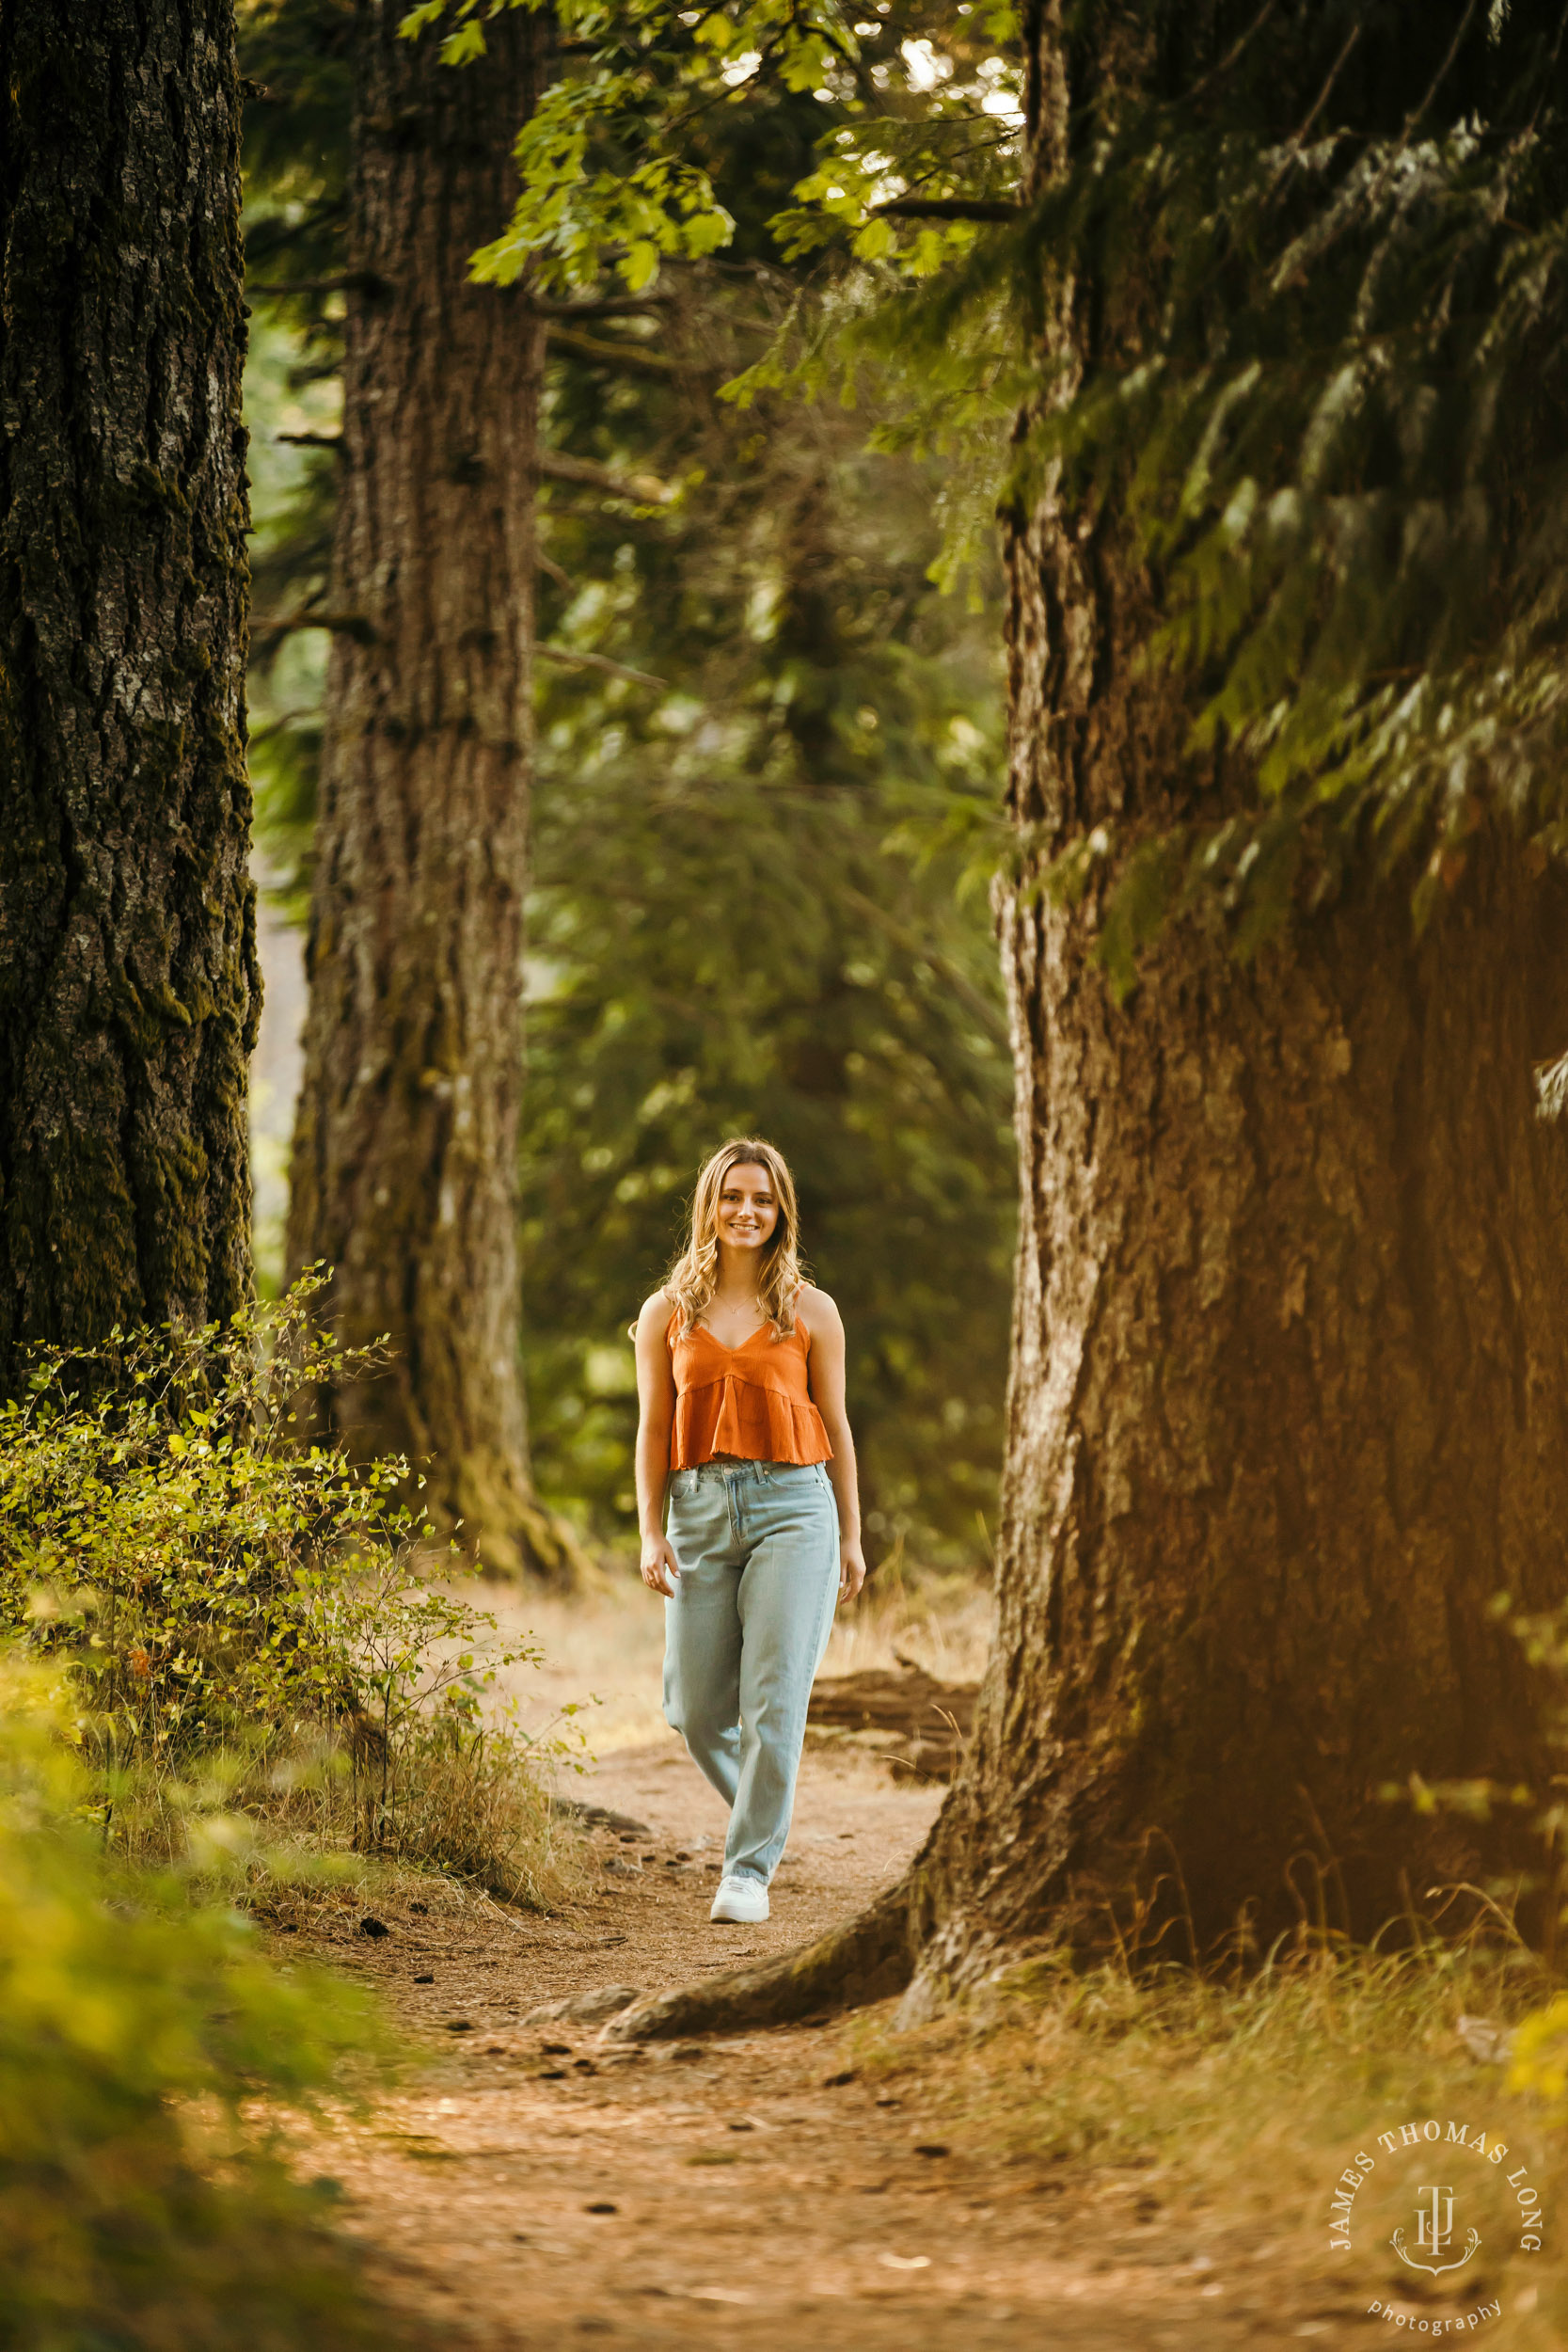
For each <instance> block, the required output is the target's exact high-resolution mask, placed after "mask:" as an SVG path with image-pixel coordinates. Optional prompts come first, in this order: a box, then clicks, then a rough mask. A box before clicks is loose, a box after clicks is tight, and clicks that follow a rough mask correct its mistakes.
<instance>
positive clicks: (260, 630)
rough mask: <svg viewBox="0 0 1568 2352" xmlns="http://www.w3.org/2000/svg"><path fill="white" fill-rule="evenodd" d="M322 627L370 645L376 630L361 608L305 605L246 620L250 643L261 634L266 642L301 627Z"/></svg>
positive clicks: (296, 631)
mask: <svg viewBox="0 0 1568 2352" xmlns="http://www.w3.org/2000/svg"><path fill="white" fill-rule="evenodd" d="M307 628H325V629H327V630H329V631H330V632H331V633H332V634H333V635H334V636H336V637H352V638H354V639H356V642H357V643H358V644H361V645H373V644H376V642H377V637H378V632H377V629H376V627H375V624H374V622H373V621H372V620H371V619H370V618H369V616H368V615H367V614H365V613H363V612H319V611H317V610H316V609H315V608H314V607H313V606H310V605H307V606H305V607H304V609H303V610H302V611H300V612H277V613H274V614H272V615H270V616H269V617H268V618H265V619H261V620H252V622H251V624H250V637H251V643H252V644H255V643H256V641H257V640H258V639H259V638H261V639H264V640H265V641H266V642H267V643H268V644H273V643H275V642H276V641H277V639H278V638H279V637H296V636H297V635H298V634H299V632H300V631H301V629H307Z"/></svg>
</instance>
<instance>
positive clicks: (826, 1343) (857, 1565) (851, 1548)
mask: <svg viewBox="0 0 1568 2352" xmlns="http://www.w3.org/2000/svg"><path fill="white" fill-rule="evenodd" d="M796 1312H797V1313H798V1314H799V1316H800V1320H801V1322H802V1323H803V1324H804V1325H805V1327H806V1330H807V1332H808V1334H809V1335H810V1339H811V1351H810V1354H809V1355H808V1357H807V1359H806V1380H807V1386H808V1387H809V1388H810V1390H811V1399H812V1403H813V1404H814V1405H815V1406H816V1409H817V1411H818V1412H819V1413H820V1414H821V1416H822V1426H823V1427H824V1429H826V1431H827V1433H828V1443H829V1444H830V1445H831V1446H832V1450H833V1458H832V1461H831V1462H830V1463H829V1464H828V1476H829V1478H830V1479H831V1480H832V1488H833V1498H834V1500H835V1502H837V1504H838V1597H839V1598H840V1600H853V1599H854V1597H855V1595H856V1594H857V1593H858V1592H859V1591H860V1589H861V1586H862V1585H863V1583H864V1582H865V1554H864V1553H863V1551H862V1549H861V1496H860V1482H859V1479H858V1477H857V1475H856V1471H855V1440H854V1437H853V1435H852V1434H851V1431H850V1428H849V1416H848V1413H847V1410H846V1407H845V1402H844V1353H845V1351H844V1325H843V1322H842V1321H841V1319H840V1316H839V1311H838V1309H837V1308H836V1307H835V1306H834V1305H833V1302H832V1299H831V1298H830V1297H829V1296H828V1294H827V1292H826V1291H819V1290H816V1289H807V1290H805V1291H802V1293H801V1294H800V1305H799V1307H798V1308H797V1309H796Z"/></svg>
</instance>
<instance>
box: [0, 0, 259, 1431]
mask: <svg viewBox="0 0 1568 2352" xmlns="http://www.w3.org/2000/svg"><path fill="white" fill-rule="evenodd" d="M239 103H240V102H239V86H238V78H237V72H236V68H235V62H234V42H233V8H232V5H231V0H196V5H194V6H192V5H186V6H182V7H175V6H174V5H172V0H143V4H142V5H139V6H137V7H135V8H133V7H132V6H130V5H129V0H103V5H102V6H100V7H96V8H89V9H66V8H60V7H59V6H58V5H57V0H0V108H3V118H0V124H3V127H0V241H3V253H0V271H3V284H0V1386H10V1385H13V1384H14V1383H15V1381H16V1380H17V1379H18V1377H19V1376H20V1375H21V1372H22V1369H23V1367H22V1363H21V1359H19V1356H18V1353H17V1350H18V1348H19V1347H20V1346H22V1345H24V1344H25V1343H27V1342H29V1341H37V1340H46V1341H58V1342H66V1343H80V1344H91V1343H94V1342H97V1341H100V1340H102V1339H103V1338H104V1337H105V1336H106V1334H107V1333H108V1332H109V1330H110V1329H111V1328H112V1327H113V1326H114V1325H115V1324H116V1323H120V1324H135V1323H140V1322H146V1321H153V1322H161V1321H164V1320H166V1319H168V1318H182V1319H188V1320H191V1321H195V1322H203V1321H206V1320H207V1319H209V1318H217V1317H222V1316H224V1315H227V1314H229V1313H230V1311H232V1310H233V1309H234V1308H235V1307H237V1306H238V1305H240V1304H241V1303H242V1302H243V1301H244V1300H245V1298H246V1297H247V1296H248V1295H249V1290H250V1180H249V1162H248V1154H247V1141H246V1128H245V1061H246V1057H247V1055H248V1053H249V1050H250V1047H251V1045H252V1043H253V1042H254V1038H255V1030H256V1024H257V1019H258V1015H259V1011H260V1004H261V990H260V975H259V972H258V968H257V961H256V952H255V919H254V918H255V909H254V897H253V893H252V889H251V885H250V882H249V879H248V873H247V866H246V857H247V849H248V839H249V823H250V801H249V792H248V788H247V786H246V781H245V710H244V700H243V678H244V655H245V602H246V581H247V574H246V564H245V526H246V521H247V514H246V505H245V435H244V432H243V430H242V428H241V423H240V369H241V362H242V360H243V358H244V353H245V324H244V320H245V313H244V310H243V308H242V293H241V283H242V280H241V254H240V237H239Z"/></svg>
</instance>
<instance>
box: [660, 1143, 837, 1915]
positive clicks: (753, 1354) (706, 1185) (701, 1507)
mask: <svg viewBox="0 0 1568 2352" xmlns="http://www.w3.org/2000/svg"><path fill="white" fill-rule="evenodd" d="M799 1243H800V1227H799V1218H798V1215H797V1211H796V1206H795V1185H794V1182H793V1180H792V1178H791V1176H790V1173H789V1170H788V1168H786V1167H785V1165H784V1160H783V1159H782V1158H781V1156H780V1154H779V1153H778V1152H775V1151H774V1149H773V1147H772V1145H771V1144H769V1143H759V1142H758V1141H756V1140H755V1138H754V1137H752V1136H736V1137H733V1138H732V1139H731V1140H730V1141H729V1142H728V1143H725V1144H721V1146H720V1148H719V1150H718V1151H717V1152H715V1153H714V1154H713V1157H712V1158H711V1159H710V1160H709V1161H708V1163H707V1165H706V1166H705V1168H704V1169H703V1172H702V1174H701V1175H700V1176H699V1177H698V1179H697V1189H696V1192H695V1194H694V1196H693V1198H692V1203H691V1236H690V1239H689V1242H688V1243H687V1246H686V1248H685V1249H684V1250H683V1252H682V1253H681V1255H680V1257H679V1258H677V1259H676V1261H675V1263H674V1265H673V1267H672V1269H671V1272H670V1275H669V1278H668V1279H667V1280H666V1282H665V1285H664V1288H663V1289H662V1290H658V1291H656V1292H655V1293H654V1295H653V1296H652V1297H651V1298H650V1299H649V1300H648V1301H647V1302H646V1304H645V1305H644V1307H643V1309H642V1311H641V1315H640V1316H639V1317H638V1320H637V1325H636V1333H635V1336H636V1340H637V1391H638V1399H639V1404H640V1406H641V1415H640V1419H639V1423H638V1431H637V1502H638V1511H639V1515H640V1518H641V1527H642V1581H643V1583H644V1584H646V1585H647V1586H648V1587H649V1588H650V1590H651V1591H653V1592H656V1593H662V1594H663V1595H664V1596H665V1607H664V1620H665V1645H664V1712H665V1715H666V1717H667V1719H668V1720H669V1722H670V1723H671V1724H673V1727H674V1728H675V1730H676V1731H678V1732H680V1733H681V1735H682V1736H683V1738H684V1739H685V1740H686V1744H687V1746H688V1748H689V1750H690V1752H691V1755H692V1757H693V1758H694V1760H695V1761H696V1763H697V1764H698V1765H699V1767H700V1768H701V1770H702V1771H703V1772H705V1775H706V1776H707V1778H708V1779H709V1780H710V1781H711V1782H712V1784H713V1786H714V1788H717V1789H718V1791H719V1794H720V1795H721V1797H722V1798H723V1800H724V1802H725V1804H727V1805H728V1806H729V1808H730V1827H729V1835H728V1836H727V1837H726V1838H725V1840H724V1874H723V1877H722V1878H721V1880H720V1883H719V1892H718V1894H717V1895H716V1896H715V1897H714V1901H713V1912H712V1916H713V1917H714V1918H715V1919H729V1920H736V1921H745V1922H748V1923H750V1922H752V1921H756V1920H761V1919H766V1918H767V1916H768V1880H769V1879H770V1878H771V1877H772V1875H773V1872H774V1870H775V1869H776V1868H777V1867H778V1861H779V1856H780V1855H781V1854H782V1853H783V1851H784V1838H785V1836H787V1835H788V1831H789V1817H790V1812H791V1810H792V1808H793V1806H794V1803H795V1776H796V1773H797V1772H798V1771H799V1769H800V1749H801V1745H802V1743H803V1741H804V1739H805V1733H806V1705H807V1701H808V1700H809V1698H810V1696H811V1686H812V1677H814V1675H815V1674H816V1669H817V1667H818V1666H819V1665H820V1663H821V1661H822V1653H823V1651H824V1650H825V1649H826V1648H827V1646H828V1636H829V1634H830V1632H831V1631H832V1622H833V1607H834V1603H835V1602H836V1601H838V1600H852V1599H853V1598H854V1597H855V1595H856V1594H857V1593H858V1592H859V1591H860V1589H861V1586H862V1585H863V1582H864V1581H865V1562H864V1560H863V1557H862V1553H861V1514H860V1498H859V1496H858V1494H857V1492H856V1487H855V1447H854V1440H853V1439H852V1438H851V1437H850V1435H849V1423H848V1422H847V1419H846V1418H845V1411H844V1326H843V1324H842V1323H841V1322H840V1321H839V1316H838V1309H837V1308H836V1307H835V1306H834V1305H833V1302H832V1299H831V1298H830V1297H829V1296H828V1295H827V1293H826V1292H825V1291H819V1290H816V1289H814V1288H813V1286H812V1284H811V1283H809V1282H807V1281H805V1280H804V1279H802V1276H801V1273H800V1259H799V1255H798V1251H799ZM666 1488H668V1492H669V1502H670V1518H669V1526H668V1530H666V1527H665V1523H664V1503H665V1493H666Z"/></svg>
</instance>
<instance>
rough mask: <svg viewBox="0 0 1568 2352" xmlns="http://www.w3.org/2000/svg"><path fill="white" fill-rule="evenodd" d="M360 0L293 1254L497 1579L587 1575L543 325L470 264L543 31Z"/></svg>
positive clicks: (360, 1407) (343, 1417)
mask: <svg viewBox="0 0 1568 2352" xmlns="http://www.w3.org/2000/svg"><path fill="white" fill-rule="evenodd" d="M405 13H406V11H405V8H404V5H403V0H362V4H361V6H360V8H359V13H358V24H357V31H356V110H355V168H354V182H353V190H352V218H351V224H350V251H349V263H350V270H351V272H352V273H353V280H352V282H353V284H354V288H355V291H354V292H353V293H352V294H351V296H350V307H349V321H348V341H347V358H346V370H345V378H344V418H343V476H342V485H341V498H340V501H339V516H338V537H337V549H336V567H335V580H334V588H333V596H332V603H333V607H334V625H335V627H336V628H337V631H338V634H337V636H336V639H335V642H334V647H333V656H332V667H331V675H330V679H329V684H328V693H327V713H326V735H325V751H324V759H323V770H322V787H321V806H320V813H319V816H318V819H317V825H316V840H315V859H316V865H315V884H314V895H313V902H312V909H311V921H310V933H309V951H308V964H309V983H310V1009H309V1018H308V1021H307V1025H306V1037H305V1051H306V1068H305V1078H304V1085H303V1090H302V1093H301V1097H300V1104H299V1111H298V1117H297V1120H296V1124H295V1131H294V1143H293V1168H292V1200H291V1206H290V1217H289V1259H290V1263H291V1265H292V1266H293V1267H294V1268H298V1267H299V1266H301V1265H303V1264H305V1263H309V1262H312V1261H318V1260H325V1262H326V1263H328V1264H329V1265H331V1266H332V1267H333V1268H335V1269H336V1279H335V1283H334V1288H333V1291H332V1293H331V1294H330V1297H331V1301H332V1305H333V1311H334V1319H335V1323H336V1327H337V1328H338V1330H339V1332H340V1334H341V1337H342V1338H343V1339H344V1340H345V1341H346V1342H348V1343H350V1344H355V1345H358V1344H363V1343H365V1342H367V1341H370V1340H372V1339H374V1338H375V1337H377V1336H379V1335H381V1334H383V1333H385V1334H388V1335H389V1336H390V1339H391V1343H392V1347H393V1350H394V1356H393V1360H392V1364H391V1369H390V1371H389V1373H388V1375H386V1376H385V1377H384V1378H379V1379H375V1380H363V1381H359V1382H357V1383H355V1384H351V1385H348V1386H346V1387H345V1388H344V1389H342V1390H341V1391H339V1392H338V1394H337V1395H336V1396H335V1397H334V1398H333V1399H332V1400H330V1407H329V1409H330V1411H331V1413H332V1415H333V1417H334V1420H335V1423H336V1427H337V1429H338V1432H339V1434H340V1435H341V1436H342V1437H343V1438H346V1439H347V1441H348V1442H349V1443H350V1444H351V1445H352V1446H353V1447H354V1448H355V1449H356V1451H358V1452H359V1453H361V1454H395V1453H405V1454H409V1455H410V1456H412V1457H414V1458H415V1459H416V1460H418V1461H419V1462H420V1464H421V1465H424V1464H428V1479H429V1484H428V1486H426V1488H425V1491H424V1494H423V1496H422V1497H421V1500H422V1501H423V1502H425V1504H426V1505H427V1506H428V1507H429V1508H430V1509H431V1511H432V1514H433V1516H434V1517H435V1518H436V1521H437V1523H438V1524H443V1525H446V1526H451V1525H453V1524H455V1523H456V1522H457V1521H459V1520H461V1521H462V1522H463V1527H464V1532H465V1536H466V1538H467V1540H468V1541H469V1543H470V1544H471V1545H472V1546H473V1547H474V1548H475V1549H477V1550H478V1551H479V1554H480V1556H481V1557H482V1558H483V1560H484V1562H485V1563H486V1564H487V1565H490V1566H492V1567H494V1568H496V1569H498V1570H513V1569H516V1568H518V1567H521V1566H530V1567H533V1568H536V1569H543V1570H545V1571H546V1572H553V1573H560V1572H561V1571H562V1569H563V1568H564V1567H565V1566H566V1565H568V1564H569V1546H568V1543H567V1541H566V1539H564V1538H563V1537H562V1533H561V1531H560V1530H559V1529H558V1528H556V1527H555V1526H554V1525H553V1524H552V1523H551V1522H550V1520H549V1519H548V1518H546V1515H545V1514H544V1513H543V1512H542V1511H541V1510H540V1508H539V1506H538V1504H537V1502H535V1500H534V1497H533V1494H532V1490H531V1484H530V1479H529V1469H528V1452H527V1438H526V1425H525V1415H524V1406H523V1393H522V1385H521V1376H520V1371H519V1364H518V1345H517V1342H518V1311H519V1302H518V1264H517V1192H516V1184H517V1179H516V1128H517V1095H518V1085H519V1067H520V1052H521V1012H522V1003H521V987H522V968H521V967H522V946H523V933H522V926H523V892H524V885H525V880H526V871H527V852H528V837H527V826H528V786H529V756H530V731H531V710H530V704H531V681H530V649H531V618H532V591H533V491H534V483H533V458H534V451H535V443H536V435H537V416H538V399H539V382H540V373H541V362H542V331H541V329H540V327H539V326H538V325H537V323H536V322H535V320H534V319H533V318H532V317H531V314H530V311H529V310H528V309H527V307H526V305H525V303H524V301H523V299H522V297H521V295H520V294H517V293H515V292H513V293H502V292H499V291H498V290H497V289H496V288H494V287H476V286H473V285H471V284H469V283H468V282H467V264H468V261H469V257H470V256H471V255H472V253H473V252H474V250H475V248H476V247H477V246H480V245H481V244H483V243H484V242H486V241H487V240H488V239H489V238H491V237H493V236H494V235H495V234H496V233H497V232H498V230H499V228H500V226H501V225H502V223H503V222H504V220H505V219H506V216H507V214H508V212H509V210H510V204H511V198H512V186H511V174H510V165H509V155H510V150H511V143H512V140H513V138H514V136H515V133H516V129H517V126H518V124H519V123H520V122H521V121H522V120H523V119H524V118H525V116H526V115H527V114H528V112H529V110H530V108H531V105H532V103H533V102H534V98H535V94H536V92H537V89H538V87H539V83H540V76H541V71H542V64H543V43H544V41H545V39H546V34H545V29H544V25H543V21H542V20H541V19H540V18H538V17H536V16H534V15H533V14H531V13H530V12H528V11H524V10H506V11H503V12H502V13H501V14H500V15H499V16H498V17H496V18H495V19H493V20H490V21H488V22H487V23H486V25H485V35H486V40H487V44H488V49H489V55H488V56H486V57H485V58H484V59H483V62H482V63H480V64H479V65H477V66H474V67H471V68H469V69H467V70H466V71H453V70H452V69H451V68H449V67H445V66H443V65H441V64H440V63H439V60H438V54H437V51H438V44H437V42H436V40H435V39H434V38H433V37H427V38H426V39H424V40H418V41H408V40H400V39H399V37H398V26H399V24H400V22H401V21H402V18H403V17H404V14H405Z"/></svg>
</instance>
